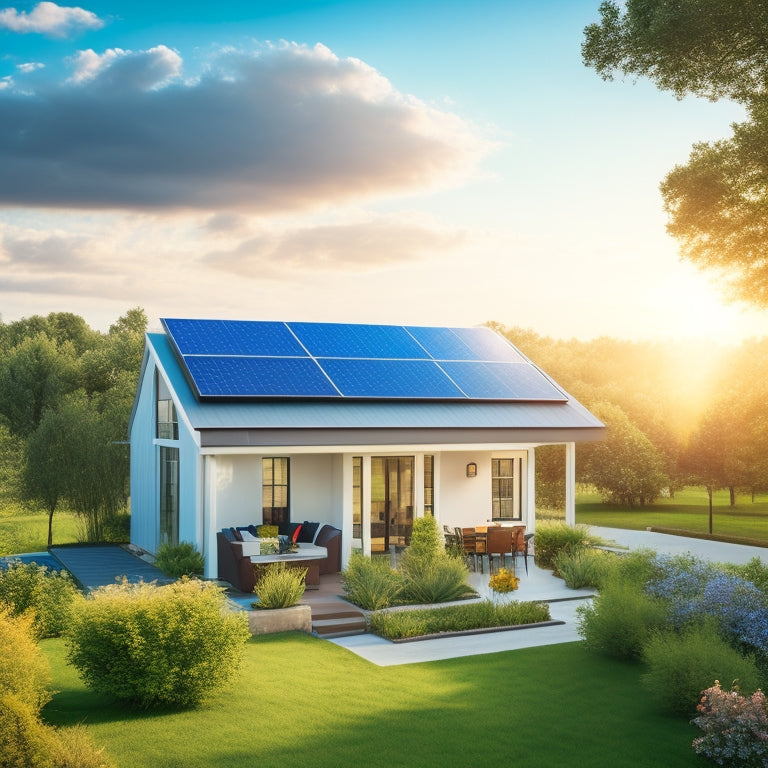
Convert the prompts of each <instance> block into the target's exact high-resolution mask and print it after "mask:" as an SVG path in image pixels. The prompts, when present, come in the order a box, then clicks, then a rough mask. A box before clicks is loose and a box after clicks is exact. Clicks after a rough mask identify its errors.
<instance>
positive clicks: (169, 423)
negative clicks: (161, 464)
mask: <svg viewBox="0 0 768 768" xmlns="http://www.w3.org/2000/svg"><path fill="white" fill-rule="evenodd" d="M155 392H156V393H157V395H156V397H157V413H156V431H155V437H157V438H158V439H160V440H178V439H179V419H178V416H177V414H176V406H175V405H174V404H173V399H172V398H171V392H170V390H169V389H168V385H167V384H166V383H165V379H164V378H163V377H162V376H161V375H160V373H159V372H158V371H155Z"/></svg>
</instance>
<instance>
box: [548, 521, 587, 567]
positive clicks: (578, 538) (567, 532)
mask: <svg viewBox="0 0 768 768" xmlns="http://www.w3.org/2000/svg"><path fill="white" fill-rule="evenodd" d="M599 541H600V539H599V538H598V537H596V536H591V535H590V533H589V528H587V526H585V525H576V526H571V525H567V524H566V523H562V522H559V521H543V522H542V523H540V524H539V525H537V526H536V537H535V539H534V554H535V557H536V565H538V566H539V567H540V568H550V569H554V567H555V556H556V555H557V553H558V552H561V551H563V550H564V551H566V552H572V551H573V550H575V549H580V548H582V547H588V546H591V545H593V544H596V543H599Z"/></svg>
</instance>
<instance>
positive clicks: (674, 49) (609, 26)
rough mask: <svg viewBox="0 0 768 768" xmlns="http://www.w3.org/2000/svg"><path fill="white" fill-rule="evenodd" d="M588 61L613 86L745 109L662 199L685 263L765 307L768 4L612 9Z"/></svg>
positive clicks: (656, 1) (586, 45) (666, 2)
mask: <svg viewBox="0 0 768 768" xmlns="http://www.w3.org/2000/svg"><path fill="white" fill-rule="evenodd" d="M582 55H583V59H584V63H585V64H586V65H587V66H590V67H593V68H594V69H595V70H596V71H597V73H598V74H599V75H600V76H601V77H603V78H604V79H606V80H611V79H613V77H614V76H615V75H616V74H617V73H623V74H625V75H630V76H638V77H647V78H649V79H650V80H651V81H653V82H654V83H655V84H656V85H657V86H658V87H659V88H661V89H662V90H668V91H671V92H672V93H674V94H675V96H677V98H679V99H682V98H683V97H684V96H687V95H693V96H699V97H703V98H707V99H709V100H711V101H717V100H719V99H729V100H731V101H735V102H737V103H740V104H743V105H744V107H745V108H746V111H747V115H748V119H747V120H745V121H744V122H741V123H735V124H734V125H733V135H732V136H731V137H730V138H728V139H725V140H722V141H714V142H700V143H697V144H695V145H694V147H693V151H692V152H691V155H690V158H689V160H688V163H687V164H685V165H678V166H676V167H675V168H674V169H673V170H672V171H671V172H670V173H669V174H668V175H667V177H666V178H665V179H664V181H663V182H662V184H661V192H662V195H663V198H664V208H665V210H666V212H667V214H668V215H669V221H668V227H667V228H668V231H669V232H670V234H672V235H673V236H674V237H675V238H676V239H677V240H678V242H679V244H680V249H681V254H682V256H683V258H685V259H687V260H689V261H690V262H691V263H693V264H694V265H696V266H697V267H699V268H700V269H702V270H706V271H709V272H712V273H715V274H717V275H718V276H720V277H721V278H723V284H724V287H725V289H726V294H727V295H728V296H729V298H732V299H737V300H741V301H744V302H747V303H751V304H753V305H756V306H759V307H768V4H767V3H766V2H765V0H739V1H738V2H732V0H676V1H675V2H673V1H672V0H627V2H626V3H625V4H622V5H620V4H619V3H617V2H613V1H611V0H609V1H608V2H603V3H601V5H600V23H595V24H590V25H589V26H588V27H587V28H586V29H585V37H584V42H583V44H582Z"/></svg>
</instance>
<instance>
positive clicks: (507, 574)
mask: <svg viewBox="0 0 768 768" xmlns="http://www.w3.org/2000/svg"><path fill="white" fill-rule="evenodd" d="M488 586H489V587H490V588H491V589H492V590H493V592H494V597H495V596H496V595H506V594H508V593H509V592H514V591H515V590H516V589H517V588H518V587H519V586H520V579H518V578H517V576H515V574H514V572H513V571H508V570H507V569H506V568H499V570H498V573H494V574H492V575H491V579H490V581H489V582H488Z"/></svg>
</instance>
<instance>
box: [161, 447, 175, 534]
mask: <svg viewBox="0 0 768 768" xmlns="http://www.w3.org/2000/svg"><path fill="white" fill-rule="evenodd" d="M160 543H161V544H172V545H176V544H178V543H179V449H178V448H167V447H166V446H164V445H161V446H160Z"/></svg>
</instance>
